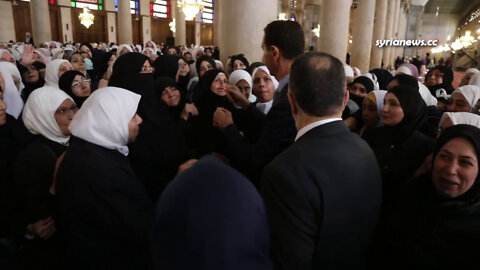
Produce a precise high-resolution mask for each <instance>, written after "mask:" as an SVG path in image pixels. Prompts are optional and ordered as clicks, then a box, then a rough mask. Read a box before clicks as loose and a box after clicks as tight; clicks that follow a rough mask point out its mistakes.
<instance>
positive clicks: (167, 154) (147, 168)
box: [108, 52, 185, 201]
mask: <svg viewBox="0 0 480 270" xmlns="http://www.w3.org/2000/svg"><path fill="white" fill-rule="evenodd" d="M145 61H147V57H146V56H145V55H143V54H141V53H135V52H132V53H126V54H123V55H122V56H120V57H119V58H118V59H117V60H116V61H115V64H114V65H113V73H112V76H111V77H110V80H109V82H108V84H109V86H115V87H120V88H124V89H127V90H130V91H132V92H134V93H137V94H139V95H141V96H142V98H141V99H140V103H139V105H138V114H139V115H140V117H141V118H142V119H143V122H142V124H141V126H140V133H139V134H138V137H137V139H136V140H135V142H134V143H132V144H131V145H129V148H130V154H129V158H130V161H131V163H132V166H133V169H134V171H135V173H136V174H137V176H138V177H139V178H140V179H141V180H142V181H143V182H144V184H145V186H146V190H147V192H148V193H149V195H150V197H151V198H152V200H153V201H156V200H157V197H158V195H159V194H160V193H161V192H162V190H163V189H164V188H165V186H166V185H167V184H168V182H169V181H170V180H171V179H172V178H173V177H174V176H175V173H176V172H177V169H178V166H179V165H180V164H181V163H182V162H184V160H185V157H184V150H183V149H182V146H181V144H180V142H179V140H178V136H177V131H176V127H175V123H174V122H173V119H172V118H171V117H170V115H169V113H168V111H167V108H166V106H165V104H163V102H161V101H160V100H159V99H158V98H157V96H156V95H155V93H154V80H153V74H151V73H140V71H141V70H142V66H143V65H144V63H145Z"/></svg>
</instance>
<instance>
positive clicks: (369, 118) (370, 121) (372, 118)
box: [362, 98, 380, 128]
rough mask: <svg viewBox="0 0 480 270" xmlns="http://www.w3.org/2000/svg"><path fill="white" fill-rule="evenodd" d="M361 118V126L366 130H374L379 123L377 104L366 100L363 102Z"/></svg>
mask: <svg viewBox="0 0 480 270" xmlns="http://www.w3.org/2000/svg"><path fill="white" fill-rule="evenodd" d="M362 118H363V124H364V125H365V127H366V128H374V127H376V126H377V124H378V122H379V121H380V116H379V115H378V112H377V104H375V102H373V101H371V100H370V99H368V98H366V99H364V100H363V110H362Z"/></svg>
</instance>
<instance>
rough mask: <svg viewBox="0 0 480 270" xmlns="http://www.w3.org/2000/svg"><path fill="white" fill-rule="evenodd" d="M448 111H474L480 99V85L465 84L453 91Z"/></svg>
mask: <svg viewBox="0 0 480 270" xmlns="http://www.w3.org/2000/svg"><path fill="white" fill-rule="evenodd" d="M450 99H451V103H450V104H448V105H447V111H448V112H472V111H473V110H474V107H475V105H476V104H477V101H478V100H479V99H480V86H477V85H464V86H461V87H459V88H457V89H456V90H455V91H453V93H452V95H451V97H450Z"/></svg>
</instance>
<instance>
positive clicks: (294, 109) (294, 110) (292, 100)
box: [287, 91, 298, 116]
mask: <svg viewBox="0 0 480 270" xmlns="http://www.w3.org/2000/svg"><path fill="white" fill-rule="evenodd" d="M287 97H288V103H290V111H291V112H292V115H293V116H295V115H297V112H298V109H297V104H296V103H295V97H294V96H293V94H292V93H291V92H290V91H288V92H287Z"/></svg>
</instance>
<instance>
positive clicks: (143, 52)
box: [142, 47, 155, 55]
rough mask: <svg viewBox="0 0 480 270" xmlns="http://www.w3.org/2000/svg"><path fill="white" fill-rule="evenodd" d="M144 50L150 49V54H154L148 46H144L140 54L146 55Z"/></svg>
mask: <svg viewBox="0 0 480 270" xmlns="http://www.w3.org/2000/svg"><path fill="white" fill-rule="evenodd" d="M146 51H150V54H155V51H154V50H153V49H152V48H149V47H145V49H143V51H142V54H143V55H146V54H145V52H146Z"/></svg>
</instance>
